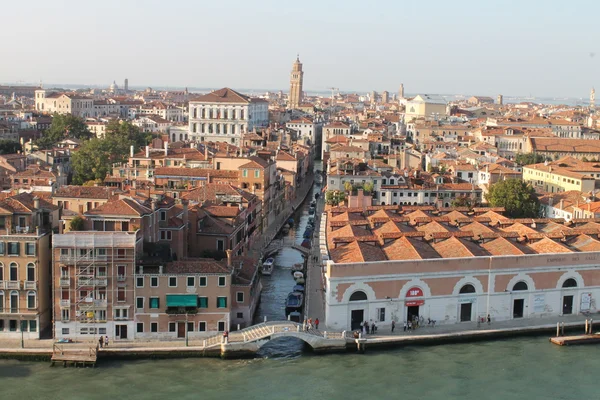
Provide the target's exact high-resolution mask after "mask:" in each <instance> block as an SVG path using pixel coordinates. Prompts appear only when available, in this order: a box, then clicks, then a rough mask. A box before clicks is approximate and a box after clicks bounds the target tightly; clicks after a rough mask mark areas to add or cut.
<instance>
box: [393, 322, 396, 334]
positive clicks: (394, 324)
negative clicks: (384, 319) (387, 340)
mask: <svg viewBox="0 0 600 400" xmlns="http://www.w3.org/2000/svg"><path fill="white" fill-rule="evenodd" d="M394 328H396V322H395V321H394V320H392V333H394Z"/></svg>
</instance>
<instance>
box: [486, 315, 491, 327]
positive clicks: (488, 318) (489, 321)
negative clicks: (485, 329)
mask: <svg viewBox="0 0 600 400" xmlns="http://www.w3.org/2000/svg"><path fill="white" fill-rule="evenodd" d="M487 321H488V325H490V324H491V323H492V318H491V317H490V314H488V316H487Z"/></svg>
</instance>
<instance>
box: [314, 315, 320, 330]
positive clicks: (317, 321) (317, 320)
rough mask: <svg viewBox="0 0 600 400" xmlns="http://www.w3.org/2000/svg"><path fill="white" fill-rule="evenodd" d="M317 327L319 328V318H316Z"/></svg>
mask: <svg viewBox="0 0 600 400" xmlns="http://www.w3.org/2000/svg"><path fill="white" fill-rule="evenodd" d="M315 329H316V330H319V318H316V319H315Z"/></svg>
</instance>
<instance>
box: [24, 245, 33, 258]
mask: <svg viewBox="0 0 600 400" xmlns="http://www.w3.org/2000/svg"><path fill="white" fill-rule="evenodd" d="M25 255H27V256H35V243H25Z"/></svg>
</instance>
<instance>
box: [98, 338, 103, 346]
mask: <svg viewBox="0 0 600 400" xmlns="http://www.w3.org/2000/svg"><path fill="white" fill-rule="evenodd" d="M98 344H99V345H100V348H102V346H103V345H104V338H103V337H102V336H100V339H98Z"/></svg>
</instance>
